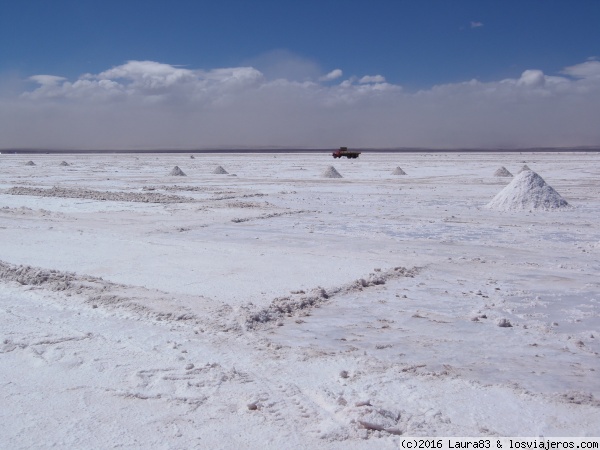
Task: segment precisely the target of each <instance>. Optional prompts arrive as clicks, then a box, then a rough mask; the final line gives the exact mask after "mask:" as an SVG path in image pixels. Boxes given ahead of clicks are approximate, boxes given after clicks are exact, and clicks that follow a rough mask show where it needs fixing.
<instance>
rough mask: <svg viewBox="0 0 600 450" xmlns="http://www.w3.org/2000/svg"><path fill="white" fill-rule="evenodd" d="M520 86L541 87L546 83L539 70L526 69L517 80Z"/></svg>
mask: <svg viewBox="0 0 600 450" xmlns="http://www.w3.org/2000/svg"><path fill="white" fill-rule="evenodd" d="M517 84H518V85H520V86H527V87H542V86H544V84H546V77H545V76H544V72H542V71H541V70H526V71H524V72H523V73H522V74H521V78H519V80H518V81H517Z"/></svg>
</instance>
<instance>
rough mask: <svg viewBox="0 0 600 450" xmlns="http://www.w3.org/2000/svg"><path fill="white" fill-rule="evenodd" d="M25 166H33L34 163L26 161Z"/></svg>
mask: <svg viewBox="0 0 600 450" xmlns="http://www.w3.org/2000/svg"><path fill="white" fill-rule="evenodd" d="M25 165H26V166H35V163H34V162H33V161H27V162H26V163H25Z"/></svg>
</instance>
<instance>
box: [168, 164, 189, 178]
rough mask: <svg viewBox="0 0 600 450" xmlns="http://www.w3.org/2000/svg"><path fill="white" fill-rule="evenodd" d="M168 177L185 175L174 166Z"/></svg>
mask: <svg viewBox="0 0 600 450" xmlns="http://www.w3.org/2000/svg"><path fill="white" fill-rule="evenodd" d="M169 175H172V176H175V177H185V176H186V175H185V173H184V172H183V170H181V169H180V168H179V166H175V167H173V170H171V173H169Z"/></svg>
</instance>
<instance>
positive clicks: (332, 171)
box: [321, 166, 344, 178]
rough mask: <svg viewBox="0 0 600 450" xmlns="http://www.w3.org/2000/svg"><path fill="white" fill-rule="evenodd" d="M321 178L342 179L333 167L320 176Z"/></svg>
mask: <svg viewBox="0 0 600 450" xmlns="http://www.w3.org/2000/svg"><path fill="white" fill-rule="evenodd" d="M321 176H322V177H325V178H344V177H342V176H341V175H340V173H339V172H338V171H337V170H335V167H333V166H329V167H328V168H327V169H326V170H325V171H324V172H323V173H322V174H321Z"/></svg>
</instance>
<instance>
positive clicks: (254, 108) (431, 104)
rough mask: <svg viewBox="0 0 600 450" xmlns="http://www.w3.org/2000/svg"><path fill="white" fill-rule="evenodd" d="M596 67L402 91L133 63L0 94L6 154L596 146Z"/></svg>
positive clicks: (247, 71) (599, 69)
mask: <svg viewBox="0 0 600 450" xmlns="http://www.w3.org/2000/svg"><path fill="white" fill-rule="evenodd" d="M599 65H600V62H597V61H586V62H583V63H581V64H577V65H573V66H570V67H567V68H565V69H564V70H563V71H562V72H561V74H559V75H547V74H544V73H543V72H542V71H540V70H535V69H530V70H526V71H524V72H523V73H522V74H521V75H520V76H519V77H517V78H509V79H504V80H499V81H495V82H486V83H483V82H480V81H477V80H470V81H465V82H462V83H451V84H444V85H437V86H433V87H431V88H429V89H424V90H421V91H419V92H406V91H404V90H403V89H402V87H401V86H399V85H396V84H392V83H388V82H386V81H385V78H384V77H383V76H381V75H365V76H363V77H350V78H348V79H346V80H343V81H341V82H340V83H337V84H331V83H329V81H330V80H332V79H338V78H339V77H340V76H341V75H342V71H341V69H336V70H334V71H332V72H330V73H329V74H326V75H325V76H323V77H322V78H319V76H316V77H313V78H309V79H306V77H304V76H298V77H294V76H292V77H289V78H285V77H280V76H277V77H268V76H266V75H265V74H264V73H263V72H262V71H260V70H258V69H257V68H255V67H251V66H247V67H232V68H215V69H211V70H197V69H192V68H188V67H180V66H173V65H169V64H164V63H158V62H153V61H129V62H127V63H125V64H122V65H119V66H116V67H113V68H109V69H107V70H105V71H101V72H100V73H98V74H84V75H82V76H81V77H80V78H79V79H76V80H68V79H66V78H63V77H58V76H52V75H35V76H33V77H30V78H29V81H33V82H35V83H37V86H36V87H31V85H29V86H30V89H29V90H26V91H22V90H21V91H17V92H14V94H13V95H10V94H8V93H7V92H8V91H9V89H8V88H7V86H9V84H8V83H7V84H5V85H3V86H0V93H2V94H0V95H1V96H0V148H9V147H66V148H140V147H146V148H200V147H214V146H240V145H242V146H267V145H281V146H288V145H290V146H299V147H336V146H339V142H340V141H341V140H343V141H344V142H353V145H354V146H369V147H402V146H409V147H410V146H421V147H434V148H435V147H498V146H507V147H516V146H565V145H600V131H599V129H598V128H599V127H598V126H597V123H596V121H597V118H598V117H600V77H599V75H600V66H599ZM289 67H290V66H288V68H289ZM299 67H300V66H299ZM305 69H306V66H302V68H301V72H302V73H303V74H305V73H306V72H305ZM0 79H1V78H0ZM319 79H320V80H321V81H322V82H317V81H311V80H319ZM10 86H12V88H11V89H12V90H13V91H14V90H15V89H22V85H21V84H19V83H14V82H12V83H11V84H10Z"/></svg>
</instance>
